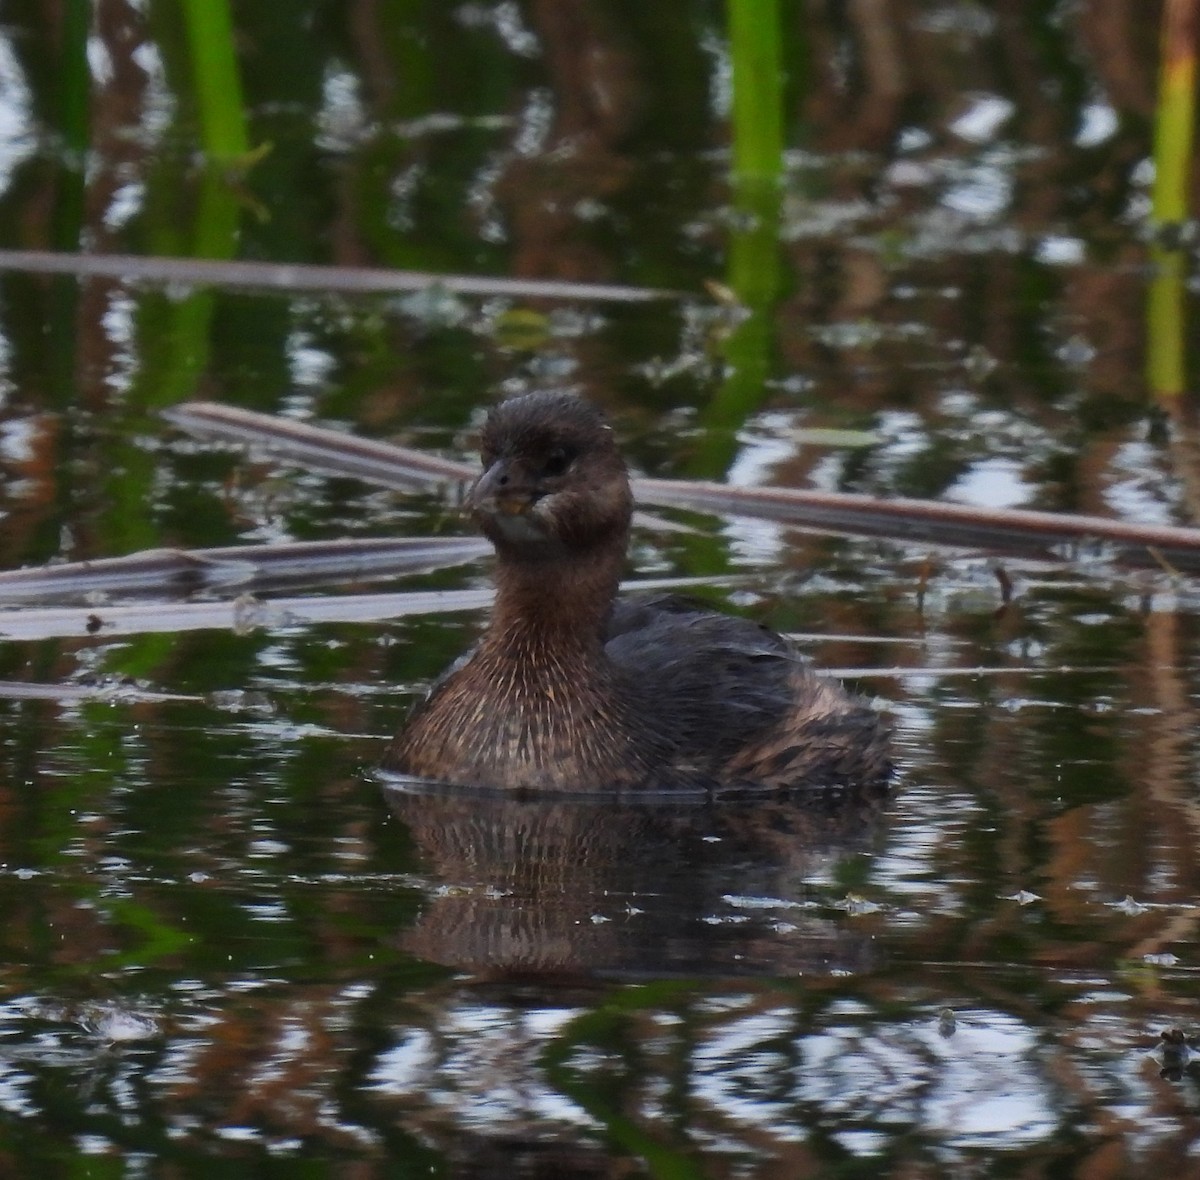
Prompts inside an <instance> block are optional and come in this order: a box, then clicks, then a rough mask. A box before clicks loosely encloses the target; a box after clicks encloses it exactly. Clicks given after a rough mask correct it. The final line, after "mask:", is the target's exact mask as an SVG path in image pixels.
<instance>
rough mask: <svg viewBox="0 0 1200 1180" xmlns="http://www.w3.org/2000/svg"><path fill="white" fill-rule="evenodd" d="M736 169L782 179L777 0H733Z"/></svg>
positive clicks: (738, 173)
mask: <svg viewBox="0 0 1200 1180" xmlns="http://www.w3.org/2000/svg"><path fill="white" fill-rule="evenodd" d="M728 13H729V52H730V58H731V60H732V63H733V172H734V176H735V177H736V178H737V179H740V180H746V179H770V180H778V178H779V176H780V175H781V173H782V169H783V37H782V26H781V21H780V8H779V0H729V8H728Z"/></svg>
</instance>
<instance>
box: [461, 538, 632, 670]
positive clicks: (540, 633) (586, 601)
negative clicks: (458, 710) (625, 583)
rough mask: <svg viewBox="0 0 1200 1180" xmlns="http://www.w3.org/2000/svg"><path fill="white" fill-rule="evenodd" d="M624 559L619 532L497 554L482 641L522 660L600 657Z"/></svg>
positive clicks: (623, 546)
mask: <svg viewBox="0 0 1200 1180" xmlns="http://www.w3.org/2000/svg"><path fill="white" fill-rule="evenodd" d="M624 563H625V537H624V536H622V537H620V538H613V539H611V540H610V541H609V542H608V543H607V544H605V545H598V546H596V547H595V548H594V549H591V550H588V551H584V552H580V551H574V552H572V553H569V554H566V555H553V556H548V557H539V558H529V557H524V556H520V557H515V556H512V555H508V556H501V558H500V560H499V561H498V563H497V567H496V602H495V606H494V608H493V610H492V618H491V623H490V624H489V626H488V630H487V633H486V635H485V636H484V645H485V646H488V647H493V648H498V649H503V650H507V651H511V652H513V653H514V654H515V655H517V656H519V657H520V658H522V659H525V660H530V659H534V660H537V659H539V658H546V657H551V658H553V660H554V662H555V663H558V662H559V661H561V659H562V657H563V656H564V655H568V654H573V655H575V656H577V657H579V656H590V657H599V656H600V655H601V653H602V652H603V648H604V630H605V625H606V624H607V622H608V617H609V614H610V612H611V610H612V604H613V599H614V598H615V597H616V593H617V587H618V585H619V584H620V580H621V570H622V568H623V566H624Z"/></svg>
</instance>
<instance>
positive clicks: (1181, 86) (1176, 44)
mask: <svg viewBox="0 0 1200 1180" xmlns="http://www.w3.org/2000/svg"><path fill="white" fill-rule="evenodd" d="M1198 31H1200V7H1198V3H1197V0H1166V4H1165V6H1164V8H1163V26H1162V43H1161V44H1162V48H1161V56H1162V61H1161V67H1160V72H1159V89H1158V110H1157V113H1156V121H1155V132H1154V206H1153V213H1152V219H1153V225H1154V231H1155V235H1156V241H1155V244H1154V247H1153V251H1152V257H1153V262H1154V278H1153V280H1152V281H1151V284H1150V292H1149V298H1148V302H1147V331H1146V354H1147V355H1146V379H1147V381H1148V382H1149V385H1150V389H1151V390H1152V391H1153V392H1154V393H1155V394H1156V395H1158V396H1160V397H1173V396H1177V395H1179V394H1181V393H1182V392H1183V391H1184V388H1185V386H1186V382H1187V374H1186V369H1185V357H1184V346H1185V332H1184V329H1185V316H1184V258H1183V255H1182V253H1181V251H1180V250H1179V249H1178V248H1177V247H1176V246H1174V245H1173V244H1172V243H1170V242H1168V241H1165V240H1164V235H1169V234H1170V233H1171V232H1172V231H1173V230H1177V229H1178V227H1179V226H1181V225H1182V224H1183V222H1185V221H1186V220H1187V217H1188V210H1189V194H1188V179H1189V173H1190V170H1191V167H1192V129H1193V126H1194V122H1195V103H1196V37H1197V32H1198Z"/></svg>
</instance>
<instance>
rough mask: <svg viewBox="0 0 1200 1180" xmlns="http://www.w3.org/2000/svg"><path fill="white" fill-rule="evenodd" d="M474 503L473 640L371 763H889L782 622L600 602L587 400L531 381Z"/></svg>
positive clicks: (641, 766)
mask: <svg viewBox="0 0 1200 1180" xmlns="http://www.w3.org/2000/svg"><path fill="white" fill-rule="evenodd" d="M480 450H481V453H482V460H483V474H482V475H481V476H480V477H479V480H478V481H477V482H476V484H475V485H474V487H473V488H472V489H471V492H470V495H469V500H468V504H469V508H470V512H471V515H472V516H473V518H474V519H475V521H476V522H477V524H478V525H479V527H480V528H481V529H482V530H483V532H484V534H485V535H486V536H487V537H488V539H489V540H490V541H491V542H492V544H493V545H494V546H495V548H496V557H497V563H496V602H495V606H494V608H493V611H492V617H491V622H490V624H489V625H488V628H487V630H486V631H485V632H484V635H483V637H482V638H481V639H480V641H479V642H478V643H477V644H476V646H475V647H474V648H472V649H471V651H469V652H468V653H467V654H466V655H465V656H464V657H462V658H461V659H460V660H459V661H458V662H457V663H456V664H455V665H454V666H453V667H451V668H450V670H449V671H448V672H447V673H445V674H444V675H443V677H442V678H441V679H440V680H439V681H438V682H437V683H436V684H435V685H434V687H433V690H432V691H431V693H430V695H429V697H428V698H427V699H426V700H425V701H424V703H423V704H421V705H420V706H419V707H418V708H417V709H416V711H415V712H414V714H413V716H412V718H411V719H410V721H409V723H408V725H407V727H406V728H405V729H404V730H403V731H402V732H401V734H400V735H399V737H397V739H396V740H395V742H394V743H393V744H392V747H391V748H390V749H389V751H388V754H387V756H386V759H385V762H384V768H385V769H386V770H389V771H396V772H399V773H401V774H405V775H410V776H416V777H419V778H423V779H431V780H435V781H438V782H443V783H453V784H458V785H472V786H489V787H500V788H510V789H535V790H537V789H549V790H556V791H589V792H595V791H608V790H616V791H625V790H659V789H666V790H670V789H679V788H694V789H703V790H719V789H722V788H746V787H777V788H788V787H804V786H814V787H817V786H856V785H873V784H878V783H881V782H883V781H884V780H885V779H886V778H887V777H888V775H889V773H890V764H889V760H888V751H887V735H886V730H885V727H884V726H883V724H882V723H881V721H880V719H879V717H878V715H877V714H876V713H875V712H874V711H873V710H871V709H870V708H868V707H867V706H866V705H864V704H863V703H861V702H859V701H856V700H855V699H854V698H852V697H850V696H848V695H847V694H846V693H845V692H844V691H843V690H842V689H841V688H840V687H839V686H838V685H836V684H834V683H832V682H831V681H828V680H825V679H822V678H820V677H818V676H814V675H813V674H812V673H810V672H809V671H807V670H806V669H805V667H804V666H803V664H802V662H801V660H800V657H799V656H798V655H797V653H796V651H795V650H794V649H793V648H792V646H791V645H790V644H789V643H788V642H787V641H786V640H785V639H783V638H782V637H781V636H779V635H776V634H774V633H773V632H771V631H768V630H766V629H765V628H764V627H760V626H758V625H756V624H754V623H752V622H749V621H747V620H745V619H738V618H734V617H731V616H728V615H721V614H717V613H714V612H713V611H710V610H707V609H705V608H704V607H702V606H700V605H698V604H696V603H691V602H687V601H684V600H681V599H677V598H671V597H659V598H636V597H635V598H632V599H629V600H617V599H616V593H617V585H618V582H619V580H620V577H621V570H622V567H623V565H624V563H625V552H626V547H627V544H628V539H629V525H630V518H631V516H632V509H633V503H632V497H631V495H630V490H629V478H628V475H627V473H626V470H625V463H624V461H623V460H622V458H621V455H620V452H619V451H618V450H617V446H616V443H615V441H614V439H613V435H612V430H611V428H610V427H609V426H608V425H607V423H606V422H605V421H604V418H603V417H602V416H601V414H600V413H599V412H598V411H597V410H596V409H594V408H593V407H592V406H590V405H589V404H588V403H587V402H584V401H582V400H581V399H579V398H578V397H575V396H573V395H570V394H563V393H534V394H529V395H526V396H524V397H517V398H513V399H511V400H509V401H506V402H503V403H501V404H500V405H499V406H497V407H496V408H495V409H494V410H493V411H492V412H491V415H490V416H489V417H488V420H487V424H486V425H485V426H484V428H483V436H482V439H481V446H480Z"/></svg>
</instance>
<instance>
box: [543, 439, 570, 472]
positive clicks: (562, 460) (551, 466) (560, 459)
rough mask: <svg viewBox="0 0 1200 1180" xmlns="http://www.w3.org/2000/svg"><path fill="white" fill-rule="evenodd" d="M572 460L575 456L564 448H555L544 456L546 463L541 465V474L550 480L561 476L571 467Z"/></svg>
mask: <svg viewBox="0 0 1200 1180" xmlns="http://www.w3.org/2000/svg"><path fill="white" fill-rule="evenodd" d="M574 458H575V456H574V455H573V454H571V452H570V451H568V450H567V449H566V448H565V447H555V448H554V450H552V451H551V452H550V453H549V454H548V455H547V456H546V461H545V462H544V463H543V464H542V474H543V475H544V476H549V477H550V478H553V477H554V476H556V475H562V473H563V472H564V471H566V469H567V468H568V467H570V466H571V460H572V459H574Z"/></svg>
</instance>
